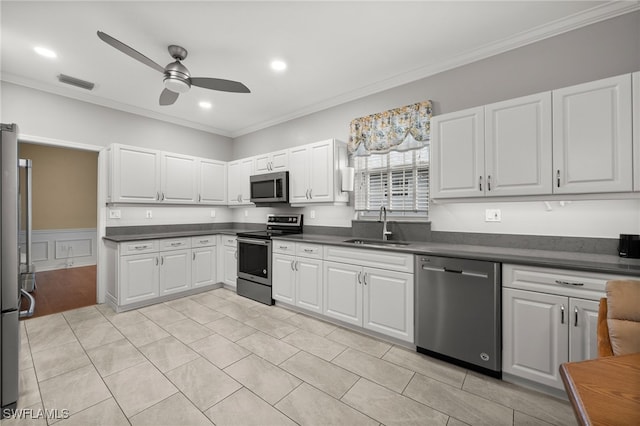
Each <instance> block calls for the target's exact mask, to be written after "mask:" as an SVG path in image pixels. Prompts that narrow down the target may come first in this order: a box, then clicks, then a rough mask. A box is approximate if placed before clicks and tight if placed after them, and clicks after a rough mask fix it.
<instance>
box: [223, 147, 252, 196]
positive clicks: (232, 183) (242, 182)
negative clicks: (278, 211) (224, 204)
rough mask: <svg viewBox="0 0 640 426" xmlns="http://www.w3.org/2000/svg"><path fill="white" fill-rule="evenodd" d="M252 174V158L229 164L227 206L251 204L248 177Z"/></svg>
mask: <svg viewBox="0 0 640 426" xmlns="http://www.w3.org/2000/svg"><path fill="white" fill-rule="evenodd" d="M252 173H253V158H245V159H242V160H238V161H234V162H232V163H229V180H228V197H229V205H246V204H251V202H250V201H249V198H250V186H249V177H250V176H251V174H252Z"/></svg>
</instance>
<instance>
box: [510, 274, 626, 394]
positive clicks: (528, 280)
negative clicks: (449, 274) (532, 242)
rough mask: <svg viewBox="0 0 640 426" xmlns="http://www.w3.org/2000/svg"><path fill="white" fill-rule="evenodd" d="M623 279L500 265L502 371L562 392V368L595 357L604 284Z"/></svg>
mask: <svg viewBox="0 0 640 426" xmlns="http://www.w3.org/2000/svg"><path fill="white" fill-rule="evenodd" d="M624 278H625V277H619V276H612V275H604V274H596V273H589V272H581V271H566V270H559V269H550V268H538V267H532V266H520V265H506V264H505V265H503V284H502V285H503V290H502V346H503V353H502V360H503V364H502V370H503V372H504V373H507V374H510V375H513V376H516V377H520V378H524V379H527V380H531V381H534V382H537V383H540V384H543V385H547V386H550V387H553V388H557V389H564V386H563V384H562V379H561V378H560V372H559V368H560V364H562V363H563V362H569V361H582V360H585V359H592V358H596V357H597V355H598V354H597V341H596V327H597V318H598V303H599V300H600V297H605V284H606V282H607V281H608V280H611V279H624ZM626 278H627V279H628V278H629V277H626Z"/></svg>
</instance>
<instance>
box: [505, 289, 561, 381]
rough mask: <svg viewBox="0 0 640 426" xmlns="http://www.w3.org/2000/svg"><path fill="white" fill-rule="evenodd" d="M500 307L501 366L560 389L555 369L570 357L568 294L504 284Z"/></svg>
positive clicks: (511, 372) (516, 373) (557, 373)
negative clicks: (551, 293)
mask: <svg viewBox="0 0 640 426" xmlns="http://www.w3.org/2000/svg"><path fill="white" fill-rule="evenodd" d="M502 308H503V310H502V315H503V316H502V355H503V359H502V370H503V371H504V372H505V373H509V374H513V375H516V376H519V377H523V378H526V379H530V380H533V381H535V382H538V383H542V384H544V385H548V386H551V387H554V388H558V389H563V385H562V379H561V378H560V373H559V370H558V369H559V368H560V364H561V363H563V362H567V361H568V360H569V349H568V339H569V331H568V327H567V322H568V319H569V318H568V317H569V306H568V298H566V297H564V296H555V295H550V294H546V293H536V292H533V291H523V290H516V289H511V288H504V289H503V290H502ZM563 311H564V312H563Z"/></svg>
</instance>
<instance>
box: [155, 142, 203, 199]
mask: <svg viewBox="0 0 640 426" xmlns="http://www.w3.org/2000/svg"><path fill="white" fill-rule="evenodd" d="M161 158H162V160H161V164H162V166H161V169H160V170H161V176H162V191H161V193H160V200H161V201H163V202H167V203H190V204H193V203H195V202H196V195H197V191H196V182H197V181H196V172H197V168H196V159H195V158H194V157H189V156H186V155H179V154H170V153H166V152H165V153H162V157H161Z"/></svg>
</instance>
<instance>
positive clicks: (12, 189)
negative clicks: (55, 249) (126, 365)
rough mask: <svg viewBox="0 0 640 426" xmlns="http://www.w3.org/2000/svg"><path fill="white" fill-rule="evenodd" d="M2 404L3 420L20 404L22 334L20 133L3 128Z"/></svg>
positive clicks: (0, 231) (12, 127)
mask: <svg viewBox="0 0 640 426" xmlns="http://www.w3.org/2000/svg"><path fill="white" fill-rule="evenodd" d="M0 142H1V145H2V149H1V150H0V166H1V170H0V171H1V173H0V179H1V182H0V183H1V184H2V186H1V195H0V212H1V213H2V216H1V217H0V260H1V261H0V276H1V279H2V282H1V290H2V291H0V304H1V305H2V316H1V317H0V329H1V330H2V335H1V337H0V363H1V365H0V386H1V387H0V400H1V402H2V416H1V417H6V416H8V415H10V413H11V411H10V410H12V409H15V408H16V404H17V402H18V350H19V348H20V332H19V325H18V318H19V315H20V254H19V248H18V220H19V219H18V217H19V207H18V192H19V190H18V183H19V176H18V170H19V168H18V129H17V126H16V125H15V124H10V125H7V124H0Z"/></svg>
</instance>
